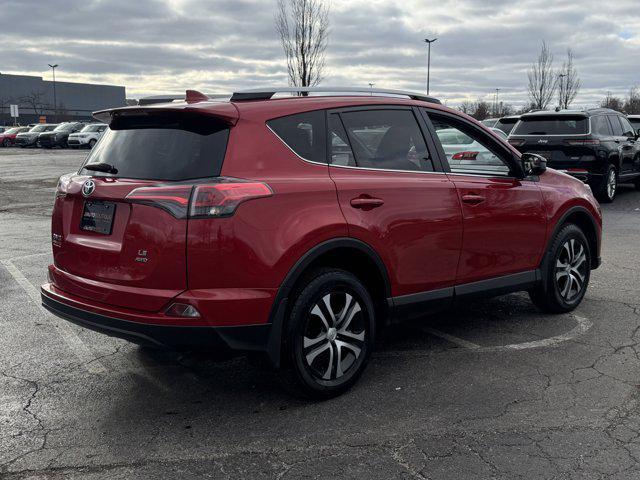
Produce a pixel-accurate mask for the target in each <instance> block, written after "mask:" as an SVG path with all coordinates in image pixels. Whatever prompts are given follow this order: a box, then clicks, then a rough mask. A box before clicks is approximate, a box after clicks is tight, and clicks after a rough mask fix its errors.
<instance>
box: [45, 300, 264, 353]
mask: <svg viewBox="0 0 640 480" xmlns="http://www.w3.org/2000/svg"><path fill="white" fill-rule="evenodd" d="M42 306H43V307H44V308H46V309H47V310H48V311H50V312H51V313H53V314H54V315H56V316H58V317H60V318H62V319H64V320H67V321H69V322H72V323H75V324H76V325H80V326H81V327H85V328H88V329H90V330H94V331H96V332H100V333H104V334H106V335H109V336H111V337H118V338H123V339H125V340H128V341H130V342H133V343H137V344H139V345H148V346H155V347H158V346H160V347H166V348H176V349H184V348H188V349H207V350H209V349H228V350H243V351H262V352H264V351H266V350H267V345H268V342H269V334H270V331H271V324H264V325H247V326H231V327H190V326H173V325H156V324H147V323H140V322H132V321H129V320H122V319H119V318H113V317H109V316H105V315H101V314H98V313H94V312H88V311H86V310H82V309H79V308H76V307H72V306H70V305H67V304H65V303H62V302H59V301H58V300H55V299H53V298H51V297H49V296H48V295H46V294H44V293H43V294H42Z"/></svg>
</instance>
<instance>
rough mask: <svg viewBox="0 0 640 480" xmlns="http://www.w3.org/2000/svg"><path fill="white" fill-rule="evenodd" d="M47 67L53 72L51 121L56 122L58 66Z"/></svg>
mask: <svg viewBox="0 0 640 480" xmlns="http://www.w3.org/2000/svg"><path fill="white" fill-rule="evenodd" d="M48 65H49V66H50V67H51V70H52V71H53V120H54V121H56V120H58V101H57V98H56V67H57V66H58V64H57V63H56V64H55V65H51V64H50V63H49V64H48Z"/></svg>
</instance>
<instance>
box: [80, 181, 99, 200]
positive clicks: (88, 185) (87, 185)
mask: <svg viewBox="0 0 640 480" xmlns="http://www.w3.org/2000/svg"><path fill="white" fill-rule="evenodd" d="M95 189H96V184H95V182H94V181H93V180H87V181H86V182H84V184H83V185H82V195H84V196H85V197H88V196H89V195H91V194H92V193H93V191H94V190H95Z"/></svg>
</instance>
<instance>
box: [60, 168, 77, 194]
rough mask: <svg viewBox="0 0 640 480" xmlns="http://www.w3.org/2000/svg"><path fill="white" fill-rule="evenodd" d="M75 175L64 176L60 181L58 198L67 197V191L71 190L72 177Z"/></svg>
mask: <svg viewBox="0 0 640 480" xmlns="http://www.w3.org/2000/svg"><path fill="white" fill-rule="evenodd" d="M74 175H75V173H67V174H66V175H62V176H61V177H60V178H59V179H58V186H57V187H56V198H58V197H64V196H66V195H67V190H68V189H69V183H70V182H71V177H73V176H74Z"/></svg>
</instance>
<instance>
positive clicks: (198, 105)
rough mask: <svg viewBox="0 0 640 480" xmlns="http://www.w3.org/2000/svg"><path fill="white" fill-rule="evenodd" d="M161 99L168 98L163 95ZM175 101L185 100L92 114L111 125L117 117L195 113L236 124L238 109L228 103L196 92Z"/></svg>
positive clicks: (190, 91) (100, 111)
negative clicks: (178, 101) (211, 100)
mask: <svg viewBox="0 0 640 480" xmlns="http://www.w3.org/2000/svg"><path fill="white" fill-rule="evenodd" d="M162 97H163V99H165V100H166V99H167V98H168V96H166V95H163V96H162ZM176 99H182V100H185V102H183V103H166V102H163V103H153V102H152V103H150V104H146V105H134V106H131V107H119V108H109V109H106V110H98V111H97V112H93V114H92V115H93V118H95V119H96V120H98V121H100V122H103V123H107V124H111V122H112V121H113V120H114V118H116V117H119V116H140V115H153V114H154V113H170V112H173V113H179V112H183V113H197V114H199V115H203V116H209V117H215V118H218V119H220V120H222V121H224V122H225V123H227V124H228V125H235V124H236V123H237V122H238V109H237V108H236V107H235V106H234V105H233V104H231V103H228V102H209V100H210V97H208V96H207V95H205V94H203V93H200V92H198V91H196V90H187V92H186V94H185V95H183V96H180V97H177V98H176Z"/></svg>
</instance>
